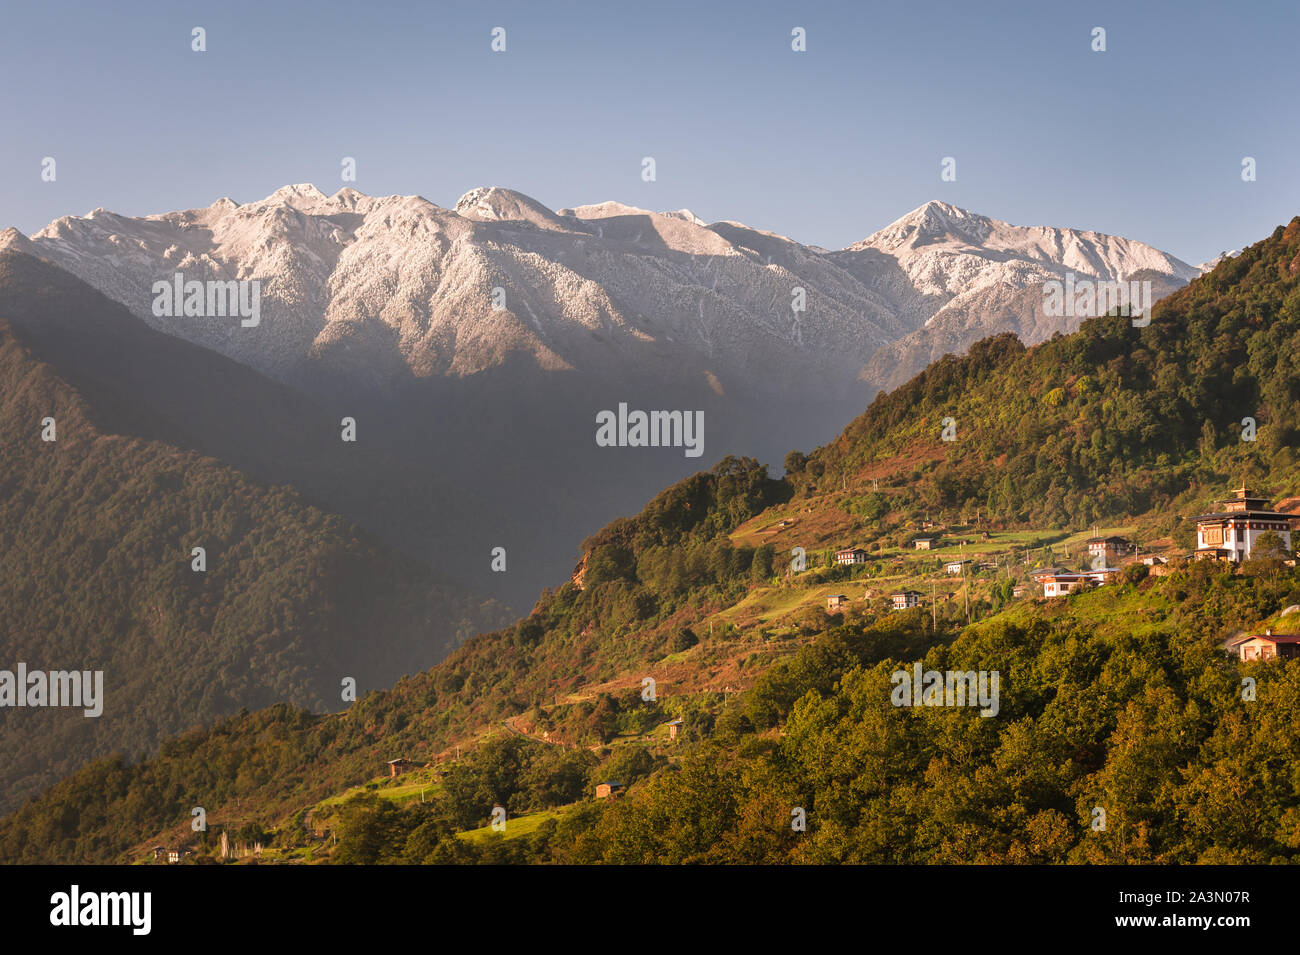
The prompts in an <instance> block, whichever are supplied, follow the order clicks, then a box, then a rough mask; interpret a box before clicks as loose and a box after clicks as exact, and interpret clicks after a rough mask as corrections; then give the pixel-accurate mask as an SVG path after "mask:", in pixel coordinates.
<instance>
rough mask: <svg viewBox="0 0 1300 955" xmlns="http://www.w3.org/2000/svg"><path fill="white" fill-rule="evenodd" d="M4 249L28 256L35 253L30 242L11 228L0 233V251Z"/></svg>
mask: <svg viewBox="0 0 1300 955" xmlns="http://www.w3.org/2000/svg"><path fill="white" fill-rule="evenodd" d="M5 249H14V250H15V251H18V252H26V253H28V254H29V255H34V254H35V253H36V248H35V246H33V245H32V242H31V240H30V239H28V238H27V236H25V235H23V234H22V233H21V232H19V231H18V230H17V229H15V228H13V227H12V226H10V227H9V228H8V229H5V230H4V231H3V232H0V251H4V250H5Z"/></svg>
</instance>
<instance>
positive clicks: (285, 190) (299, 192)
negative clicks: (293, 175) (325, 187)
mask: <svg viewBox="0 0 1300 955" xmlns="http://www.w3.org/2000/svg"><path fill="white" fill-rule="evenodd" d="M325 198H327V196H326V195H325V193H323V192H321V191H320V190H319V189H317V188H316V187H315V186H314V185H312V184H311V183H310V182H299V183H294V184H292V185H288V186H281V187H280V188H279V189H277V190H275V192H273V193H271V194H270V195H269V196H268V197H267V199H268V200H277V199H278V200H280V201H282V202H288V201H290V200H292V199H316V200H320V199H325Z"/></svg>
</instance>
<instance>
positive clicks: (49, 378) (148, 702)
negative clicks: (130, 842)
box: [0, 323, 501, 808]
mask: <svg viewBox="0 0 1300 955" xmlns="http://www.w3.org/2000/svg"><path fill="white" fill-rule="evenodd" d="M46 419H53V423H52V424H50V425H47V424H45V423H44V422H46ZM50 429H52V430H50ZM43 436H44V437H51V438H53V439H54V440H44V439H43ZM0 446H3V447H4V448H5V455H4V458H3V460H0V606H3V607H4V608H5V612H4V618H3V620H2V621H0V659H2V660H3V663H2V664H0V666H2V667H3V668H4V669H9V670H13V669H14V668H15V667H16V665H17V664H18V663H19V662H22V663H25V664H26V665H27V666H28V668H29V669H31V670H38V669H48V670H68V669H75V670H92V671H93V670H102V671H103V679H104V695H105V701H104V710H103V714H102V715H101V716H99V717H92V718H87V717H84V716H83V715H82V712H81V710H80V709H66V708H65V709H54V708H44V709H42V708H22V709H18V708H4V709H0V783H2V784H3V785H2V787H0V791H3V798H2V801H0V805H4V806H6V807H10V808H12V807H13V806H15V805H17V804H18V802H20V801H21V800H22V799H23V798H25V797H27V796H30V795H32V794H34V793H35V792H38V791H39V790H40V789H42V788H44V787H45V786H48V785H49V784H50V783H51V782H53V781H54V780H55V779H57V778H59V777H60V776H62V775H66V774H67V773H69V772H71V771H73V770H75V769H76V768H77V767H79V766H80V765H82V764H83V763H85V762H86V761H88V760H89V759H92V758H94V757H96V756H103V755H105V754H107V753H110V752H112V751H114V750H120V751H122V752H123V753H125V754H128V755H129V756H131V757H133V758H137V757H139V756H142V755H145V754H148V753H149V752H151V751H152V749H153V747H155V746H156V745H157V743H158V742H159V741H160V740H161V739H163V738H165V737H167V736H169V735H172V734H175V733H177V732H179V731H181V730H183V729H185V728H187V727H190V726H194V725H197V724H202V723H208V722H211V721H212V720H214V719H215V718H217V717H220V716H222V715H226V714H230V713H233V712H236V711H238V710H239V709H241V708H243V707H254V708H255V707H261V706H267V705H270V704H271V703H275V702H277V701H282V700H287V701H291V702H293V703H295V704H297V705H299V706H304V707H310V708H312V709H315V710H317V711H324V710H327V709H337V708H338V707H340V706H342V705H343V701H342V699H341V691H340V687H341V681H342V679H343V678H344V677H349V676H350V677H353V678H354V679H356V681H357V685H358V687H359V688H360V689H361V690H362V691H363V692H364V690H366V689H370V688H374V687H375V686H376V685H383V684H387V683H389V682H391V681H392V680H393V679H395V678H396V677H397V676H400V675H401V674H402V673H403V672H405V671H407V670H414V669H417V668H418V667H419V666H420V665H422V664H424V663H426V662H427V661H430V660H436V659H438V658H439V657H440V656H442V655H444V654H445V653H446V652H447V651H448V650H449V649H451V647H453V646H455V645H456V644H458V643H459V642H461V641H462V640H464V639H465V638H466V637H468V636H470V635H471V633H472V632H473V631H472V630H471V629H470V628H471V627H472V626H473V624H474V621H475V620H482V621H483V622H484V623H485V624H488V623H494V624H497V625H499V622H500V620H501V616H500V614H499V612H496V615H495V616H493V613H494V611H493V609H492V608H491V607H490V606H488V607H482V608H480V607H474V606H470V605H469V603H468V601H465V600H464V599H463V598H461V597H458V596H456V595H455V594H453V593H452V592H451V591H449V590H447V589H445V588H442V587H440V586H439V585H437V584H436V582H435V581H434V580H433V579H432V577H431V575H430V573H429V571H428V570H427V569H426V568H423V567H421V566H420V565H419V564H417V563H415V562H414V561H411V560H408V559H406V558H403V557H400V556H397V555H394V554H393V553H391V552H390V551H388V550H386V549H385V548H384V547H382V546H381V545H380V544H379V543H378V542H377V541H376V540H374V539H373V538H372V537H371V536H369V535H367V534H365V533H362V532H360V531H358V530H357V529H356V528H355V527H353V526H352V525H350V524H348V523H347V522H346V521H344V520H342V519H340V518H338V517H335V516H331V515H329V514H326V513H323V512H322V511H320V510H317V509H316V508H313V507H310V506H308V505H307V504H305V503H304V502H303V501H302V500H301V498H300V496H299V495H298V494H297V493H296V492H295V491H293V490H291V489H288V488H284V487H270V488H267V487H261V486H258V485H256V484H253V483H252V482H250V481H249V480H247V479H246V478H244V477H243V476H242V475H241V474H240V473H239V472H237V471H235V470H233V469H231V468H229V467H226V466H223V465H221V464H219V463H218V462H216V461H214V460H212V459H211V458H204V457H200V456H199V455H197V454H194V453H192V452H186V451H179V450H177V449H175V448H172V447H169V446H167V445H164V444H161V443H158V442H154V441H148V440H143V439H140V438H132V437H123V436H118V435H114V434H110V433H105V432H104V431H103V430H101V429H100V428H99V427H98V426H97V425H96V423H95V421H94V418H93V416H92V412H91V410H90V408H89V406H88V405H87V403H86V402H85V401H84V400H83V398H82V397H81V396H80V395H79V394H78V393H77V392H75V391H74V390H73V389H72V388H71V387H69V386H68V385H67V383H66V382H65V381H63V380H62V379H61V378H60V377H59V376H58V375H57V374H56V373H55V371H54V370H53V369H51V368H50V367H49V366H48V365H45V364H43V363H41V362H39V361H37V360H35V359H34V358H33V356H32V355H31V353H30V352H29V351H28V350H27V349H26V348H25V347H24V346H23V345H22V344H20V342H19V341H18V339H17V338H16V336H15V334H14V332H13V330H12V328H11V327H10V326H8V325H7V324H4V323H0ZM195 547H202V548H204V550H205V561H206V569H204V570H203V571H201V572H199V571H196V570H195V569H193V566H192V560H193V558H192V551H193V548H195Z"/></svg>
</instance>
